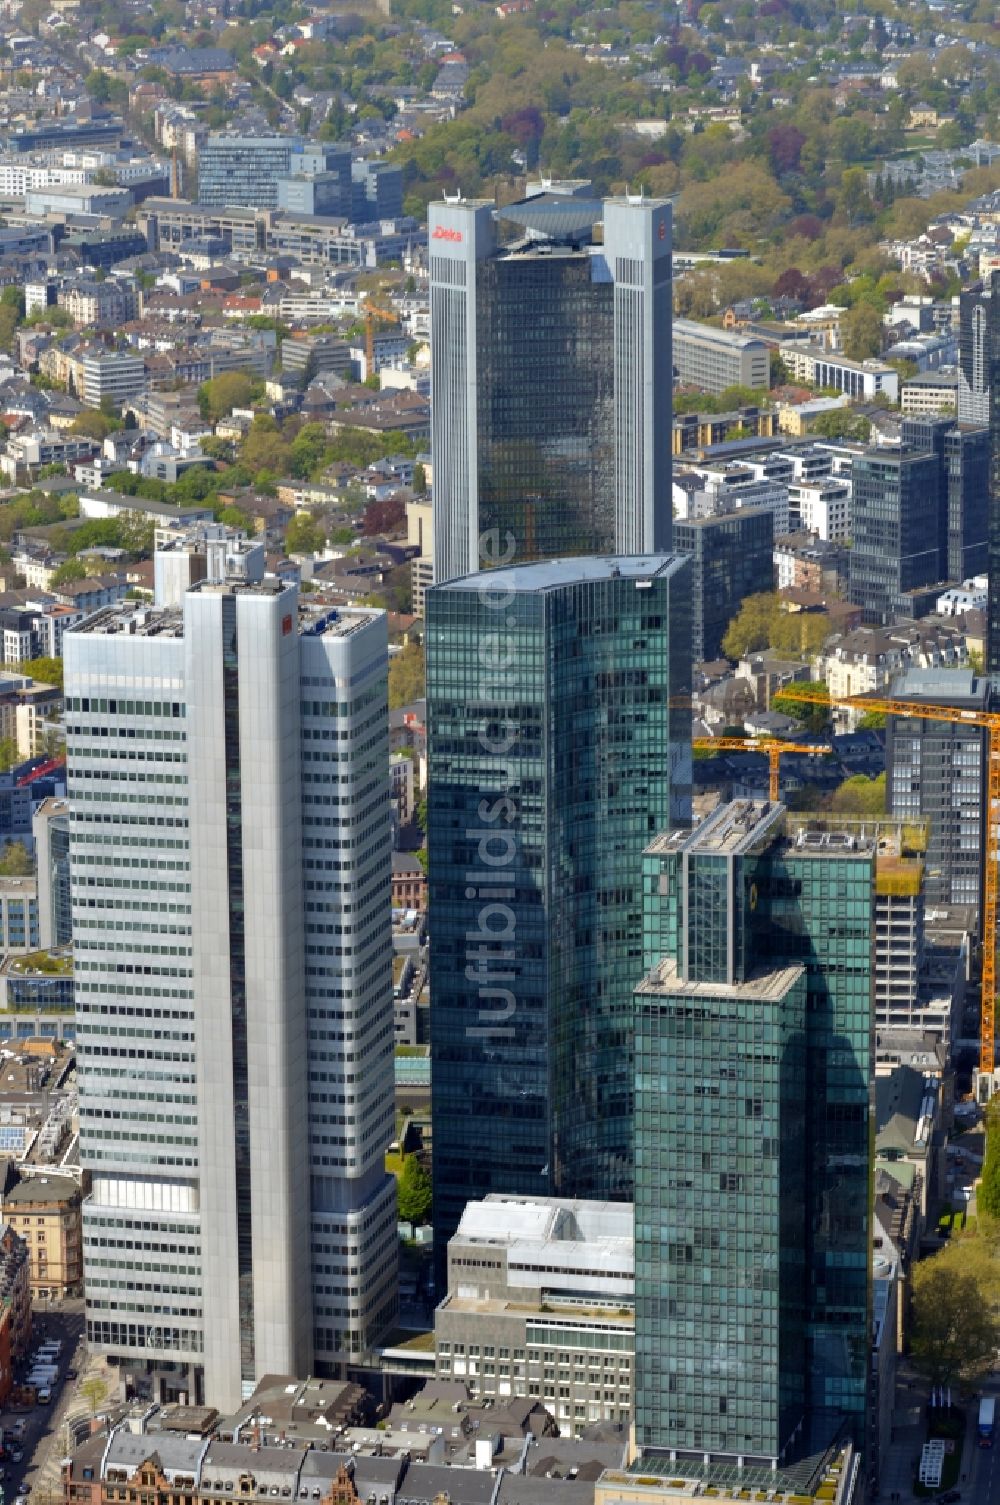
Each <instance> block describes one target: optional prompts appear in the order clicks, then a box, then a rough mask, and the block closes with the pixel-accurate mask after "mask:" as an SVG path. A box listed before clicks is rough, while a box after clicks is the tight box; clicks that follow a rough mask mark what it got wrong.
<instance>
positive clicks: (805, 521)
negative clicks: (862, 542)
mask: <svg viewBox="0 0 1000 1505" xmlns="http://www.w3.org/2000/svg"><path fill="white" fill-rule="evenodd" d="M788 504H789V510H790V512H791V513H792V516H793V519H794V520H797V526H798V527H799V528H801V529H802V531H803V532H806V533H811V534H813V535H814V537H816V538H819V539H821V540H822V541H823V542H824V543H845V542H846V541H847V540H849V539H850V537H851V483H850V481H841V480H835V479H834V478H833V477H832V476H831V477H828V478H827V479H826V480H821V481H813V482H808V481H805V482H793V483H792V484H791V485H790V486H789V488H788Z"/></svg>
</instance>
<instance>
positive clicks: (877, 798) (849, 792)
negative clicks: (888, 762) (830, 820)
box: [826, 773, 885, 816]
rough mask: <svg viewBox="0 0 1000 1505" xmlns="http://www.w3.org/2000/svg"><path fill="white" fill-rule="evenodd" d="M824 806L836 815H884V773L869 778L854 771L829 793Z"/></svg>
mask: <svg viewBox="0 0 1000 1505" xmlns="http://www.w3.org/2000/svg"><path fill="white" fill-rule="evenodd" d="M826 808H827V809H828V810H833V811H835V812H836V814H838V815H866V816H872V815H884V814H885V774H884V773H880V774H879V775H878V776H877V777H876V778H874V779H869V778H868V777H867V776H866V775H865V774H863V773H856V774H854V775H853V776H852V777H851V778H849V779H845V780H844V782H843V783H842V784H841V785H840V787H839V788H837V789H835V790H834V791H833V793H832V794H831V795H830V798H829V799H828V800H827V804H826Z"/></svg>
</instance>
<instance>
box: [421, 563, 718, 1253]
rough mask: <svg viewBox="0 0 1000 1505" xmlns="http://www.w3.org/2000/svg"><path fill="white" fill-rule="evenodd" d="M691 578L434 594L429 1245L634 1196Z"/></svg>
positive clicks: (682, 743)
mask: <svg viewBox="0 0 1000 1505" xmlns="http://www.w3.org/2000/svg"><path fill="white" fill-rule="evenodd" d="M690 609H691V595H690V565H689V563H688V562H687V561H686V560H684V559H681V558H678V557H677V556H674V555H653V556H645V557H635V556H630V557H623V556H618V557H613V558H609V559H589V558H574V559H566V560H555V561H550V562H546V563H538V564H532V565H521V566H513V567H509V568H506V569H502V570H497V571H491V572H489V573H480V574H477V575H473V576H467V577H465V578H463V579H460V580H454V581H451V582H450V583H448V584H446V585H441V586H436V587H434V588H432V589H431V590H429V591H428V593H427V600H426V611H427V618H426V619H427V639H426V641H427V731H428V774H429V795H428V856H429V904H430V926H429V929H430V947H431V975H432V976H433V978H434V1007H433V1010H432V1013H431V1043H432V1079H433V1095H432V1113H433V1131H434V1200H435V1208H434V1228H435V1242H436V1243H437V1245H438V1248H439V1249H440V1250H441V1251H442V1254H443V1252H444V1251H445V1249H446V1247H447V1240H448V1238H449V1237H450V1235H451V1234H452V1233H453V1232H454V1230H455V1228H456V1227H457V1225H458V1222H459V1219H460V1217H461V1214H462V1211H463V1209H464V1207H465V1204H466V1202H467V1201H469V1200H471V1199H477V1198H482V1197H483V1196H486V1195H487V1194H488V1193H490V1192H511V1193H520V1194H526V1195H546V1194H548V1195H552V1196H559V1197H600V1198H619V1199H627V1198H629V1197H630V1196H631V1194H632V1004H631V999H632V989H633V987H634V986H635V985H636V983H637V981H638V980H639V978H640V977H641V975H642V904H641V877H642V852H643V850H644V848H645V847H646V845H647V844H648V842H649V841H650V839H651V838H652V836H653V835H654V834H655V833H656V831H658V830H662V829H663V828H665V827H666V826H668V825H677V824H680V823H685V822H686V821H688V819H689V816H690V756H691V753H690V736H691V728H690V670H691V654H690V641H691V640H690Z"/></svg>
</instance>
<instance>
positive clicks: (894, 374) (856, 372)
mask: <svg viewBox="0 0 1000 1505" xmlns="http://www.w3.org/2000/svg"><path fill="white" fill-rule="evenodd" d="M781 358H782V360H783V361H784V362H785V365H786V366H787V367H788V369H789V371H790V372H791V375H792V377H793V378H794V380H795V381H805V382H810V383H811V384H812V385H813V386H816V387H833V388H834V389H835V390H836V391H838V392H845V393H846V394H847V396H848V397H853V398H856V399H860V398H868V399H871V398H873V397H878V396H879V394H880V393H881V394H882V395H884V396H885V397H888V398H889V400H890V401H891V402H897V401H898V400H899V372H898V371H897V370H896V368H895V366H890V365H888V364H887V363H886V362H885V361H879V360H867V361H851V360H848V359H847V357H846V356H845V355H838V354H836V353H834V352H831V351H829V350H824V349H823V348H822V346H820V345H806V346H803V347H798V348H797V347H795V346H793V345H790V346H788V347H787V349H783V350H782V353H781Z"/></svg>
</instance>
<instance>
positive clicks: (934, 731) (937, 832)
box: [885, 669, 989, 910]
mask: <svg viewBox="0 0 1000 1505" xmlns="http://www.w3.org/2000/svg"><path fill="white" fill-rule="evenodd" d="M892 693H893V694H894V695H898V696H900V697H901V698H902V699H904V700H913V701H917V702H919V701H920V700H921V699H923V700H926V701H927V702H928V703H929V704H930V705H948V706H956V707H959V708H960V709H966V708H967V709H968V710H970V711H983V710H985V709H987V707H988V701H989V684H988V682H987V681H986V680H985V679H982V678H980V677H979V676H978V675H975V674H972V673H971V672H967V673H956V672H955V671H954V670H951V671H950V672H949V671H947V670H942V669H938V670H934V669H910V670H908V671H907V672H906V673H905V674H903V675H901V676H900V677H899V678H898V679H896V680H895V681H894V683H893V686H892ZM885 766H886V775H887V776H886V808H887V809H888V811H889V813H890V814H891V815H894V816H897V817H899V818H900V819H901V820H921V819H923V820H927V821H929V822H930V834H929V837H928V847H927V872H926V877H925V892H926V895H927V899H928V901H929V902H930V903H932V904H968V905H971V906H973V908H975V909H976V910H978V908H979V904H980V901H981V899H982V886H983V862H984V850H985V838H986V734H985V732H984V731H983V729H982V728H981V727H977V726H962V725H961V724H959V723H952V722H947V721H921V720H919V719H918V718H917V717H916V716H906V717H900V716H890V717H889V718H888V722H887V726H886V743H885Z"/></svg>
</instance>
